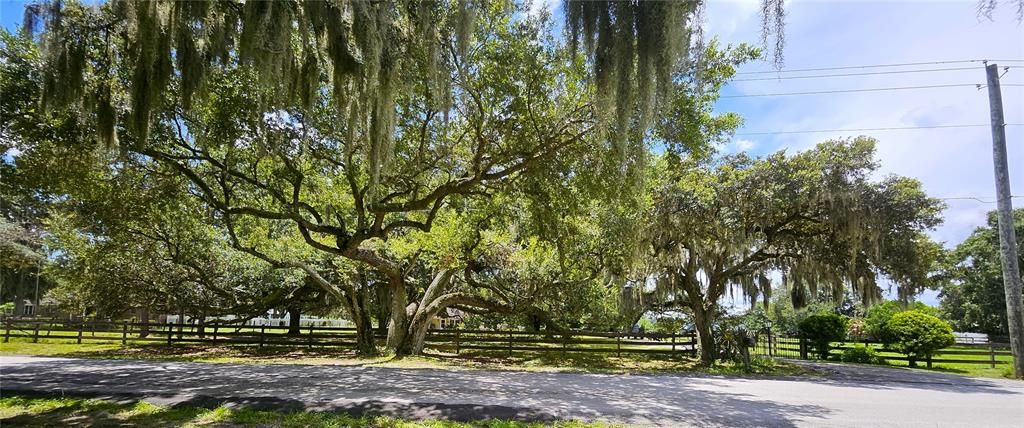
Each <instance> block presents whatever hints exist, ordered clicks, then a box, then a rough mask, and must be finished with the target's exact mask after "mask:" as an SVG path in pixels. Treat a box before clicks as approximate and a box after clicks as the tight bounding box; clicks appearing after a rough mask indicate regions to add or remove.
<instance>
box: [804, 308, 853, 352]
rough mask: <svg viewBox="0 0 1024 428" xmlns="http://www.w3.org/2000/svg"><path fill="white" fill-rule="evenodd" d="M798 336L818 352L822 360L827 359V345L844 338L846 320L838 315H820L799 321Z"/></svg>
mask: <svg viewBox="0 0 1024 428" xmlns="http://www.w3.org/2000/svg"><path fill="white" fill-rule="evenodd" d="M799 328H800V334H801V336H803V337H804V338H806V339H807V340H808V341H809V342H810V343H811V345H813V346H814V348H815V349H816V350H817V351H818V356H819V357H821V358H822V359H826V358H828V351H829V343H830V342H837V341H841V340H843V339H845V338H846V318H844V317H842V316H841V315H838V314H832V313H820V314H815V315H811V316H809V317H807V318H804V320H803V321H800V326H799Z"/></svg>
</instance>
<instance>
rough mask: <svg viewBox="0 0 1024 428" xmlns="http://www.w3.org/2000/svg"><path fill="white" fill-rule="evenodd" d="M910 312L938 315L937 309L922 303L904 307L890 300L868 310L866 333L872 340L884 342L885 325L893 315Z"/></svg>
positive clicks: (865, 325) (865, 318)
mask: <svg viewBox="0 0 1024 428" xmlns="http://www.w3.org/2000/svg"><path fill="white" fill-rule="evenodd" d="M910 310H914V311H921V312H924V313H925V314H927V315H932V316H937V315H938V310H937V309H935V308H933V307H931V306H928V305H926V304H924V303H921V302H915V303H913V304H910V305H904V304H903V302H900V301H898V300H889V301H886V302H883V303H879V304H877V305H874V306H872V307H870V308H868V310H867V313H866V315H865V316H864V331H865V333H867V336H868V337H869V338H871V339H874V340H880V341H881V340H884V339H885V338H884V336H885V323H887V322H889V319H890V318H892V316H893V315H896V314H898V313H900V312H904V311H910Z"/></svg>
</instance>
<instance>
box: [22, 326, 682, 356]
mask: <svg viewBox="0 0 1024 428" xmlns="http://www.w3.org/2000/svg"><path fill="white" fill-rule="evenodd" d="M2 324H3V341H4V342H8V341H9V340H10V339H11V338H22V339H31V341H32V342H38V341H39V340H65V341H71V340H73V341H75V342H76V343H89V342H92V343H96V342H104V343H121V344H128V343H129V342H131V343H146V342H152V343H163V344H164V345H166V346H174V345H175V344H209V345H211V346H230V345H250V346H251V345H255V346H258V347H265V346H291V347H321V348H325V347H342V348H345V347H349V348H354V347H355V346H356V330H355V329H354V328H351V327H317V326H311V325H304V326H302V328H301V329H300V333H299V334H288V327H287V326H251V325H236V324H212V323H207V324H204V325H201V326H200V325H197V324H172V323H163V324H161V323H149V324H143V323H138V322H130V321H103V320H87V321H81V320H62V319H5V320H3V322H2ZM374 336H375V337H376V338H380V339H383V338H384V337H385V336H386V333H385V332H383V331H376V332H375V333H374ZM696 343H697V342H696V339H695V337H694V336H692V335H672V334H657V333H647V334H642V335H641V334H633V333H614V332H611V333H609V332H593V331H570V332H568V333H566V334H557V333H553V332H548V333H545V332H540V333H538V332H528V331H515V330H512V331H509V330H502V331H495V330H430V331H429V332H428V334H427V337H426V346H427V348H431V349H434V350H438V351H441V352H449V353H454V354H459V353H462V352H465V351H466V350H476V351H502V352H506V353H510V354H511V353H514V352H582V353H614V354H616V355H619V356H621V355H622V354H661V355H669V356H679V355H692V354H694V353H696V349H697V345H696Z"/></svg>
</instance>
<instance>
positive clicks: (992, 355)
mask: <svg viewBox="0 0 1024 428" xmlns="http://www.w3.org/2000/svg"><path fill="white" fill-rule="evenodd" d="M988 362H989V368H993V369H994V368H996V347H995V346H992V344H991V343H989V344H988Z"/></svg>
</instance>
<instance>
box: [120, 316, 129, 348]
mask: <svg viewBox="0 0 1024 428" xmlns="http://www.w3.org/2000/svg"><path fill="white" fill-rule="evenodd" d="M121 344H122V345H127V344H128V321H125V322H124V324H121Z"/></svg>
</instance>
